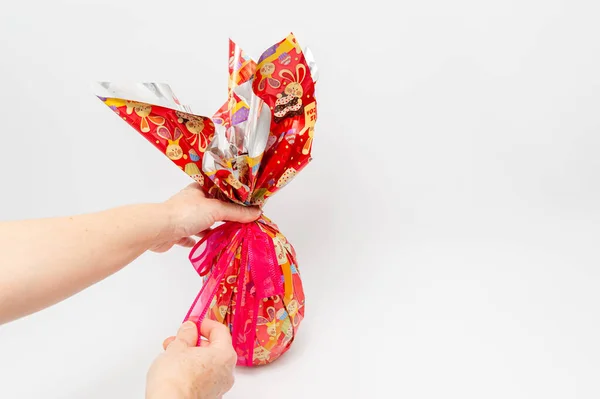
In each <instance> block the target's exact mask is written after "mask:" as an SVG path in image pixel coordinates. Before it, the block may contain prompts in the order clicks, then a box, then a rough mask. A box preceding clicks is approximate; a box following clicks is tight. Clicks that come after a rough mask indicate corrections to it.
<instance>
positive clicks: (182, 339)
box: [165, 321, 198, 350]
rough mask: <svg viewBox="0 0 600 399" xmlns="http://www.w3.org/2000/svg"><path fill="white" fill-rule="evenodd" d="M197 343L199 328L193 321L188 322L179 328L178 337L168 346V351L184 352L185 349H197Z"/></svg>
mask: <svg viewBox="0 0 600 399" xmlns="http://www.w3.org/2000/svg"><path fill="white" fill-rule="evenodd" d="M165 343H166V342H165ZM197 343H198V327H197V326H196V323H194V322H193V321H186V322H185V323H183V324H182V325H181V327H179V331H177V336H176V337H175V339H174V340H172V341H171V342H170V343H169V344H168V346H167V350H183V349H185V348H190V347H195V346H196V344H197Z"/></svg>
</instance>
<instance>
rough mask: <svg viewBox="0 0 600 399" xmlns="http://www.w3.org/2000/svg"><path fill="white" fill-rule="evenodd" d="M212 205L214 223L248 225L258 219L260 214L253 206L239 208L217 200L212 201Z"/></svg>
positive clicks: (239, 206)
mask: <svg viewBox="0 0 600 399" xmlns="http://www.w3.org/2000/svg"><path fill="white" fill-rule="evenodd" d="M212 204H213V205H212V206H213V209H212V213H213V216H214V219H215V221H216V222H221V221H227V222H240V223H250V222H253V221H255V220H256V219H258V218H259V217H260V215H261V213H262V212H261V210H260V209H259V208H256V207H253V206H252V207H250V206H241V205H237V204H233V203H228V202H224V201H219V200H215V201H213V202H212Z"/></svg>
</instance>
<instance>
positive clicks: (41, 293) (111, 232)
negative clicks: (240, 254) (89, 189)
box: [0, 205, 169, 324]
mask: <svg viewBox="0 0 600 399" xmlns="http://www.w3.org/2000/svg"><path fill="white" fill-rule="evenodd" d="M165 212H167V209H166V207H165V206H164V205H132V206H125V207H121V208H116V209H111V210H108V211H104V212H99V213H94V214H88V215H80V216H73V217H65V218H55V219H43V220H30V221H20V222H5V223H0V324H1V323H4V322H7V321H10V320H13V319H16V318H18V317H21V316H24V315H26V314H29V313H32V312H35V311H37V310H40V309H42V308H45V307H47V306H49V305H52V304H54V303H56V302H59V301H61V300H63V299H65V298H67V297H69V296H71V295H73V294H75V293H76V292H78V291H81V290H82V289H84V288H86V287H88V286H90V285H92V284H94V283H96V282H98V281H100V280H102V279H104V278H105V277H107V276H109V275H110V274H112V273H114V272H116V271H118V270H120V269H121V268H122V267H123V266H125V265H127V264H128V263H130V262H131V261H133V260H134V259H135V258H137V257H138V256H139V255H141V254H142V253H143V252H145V251H146V250H148V249H149V247H150V246H151V245H152V243H153V242H155V241H156V240H157V239H159V238H160V236H161V234H164V233H165V230H166V229H167V228H168V226H169V216H168V215H166V214H165Z"/></svg>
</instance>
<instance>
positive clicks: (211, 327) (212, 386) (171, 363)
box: [146, 320, 237, 399]
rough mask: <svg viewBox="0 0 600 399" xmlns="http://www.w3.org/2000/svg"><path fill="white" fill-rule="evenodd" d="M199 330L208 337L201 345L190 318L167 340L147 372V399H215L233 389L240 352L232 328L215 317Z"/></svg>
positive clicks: (205, 321) (204, 322)
mask: <svg viewBox="0 0 600 399" xmlns="http://www.w3.org/2000/svg"><path fill="white" fill-rule="evenodd" d="M200 329H201V333H202V336H203V337H205V338H207V340H202V342H201V345H200V346H199V347H197V346H196V344H197V342H198V329H197V327H196V324H195V323H193V322H191V321H187V322H185V323H183V324H182V325H181V327H180V328H179V331H178V332H177V337H170V338H167V339H166V340H165V342H164V343H163V347H164V348H165V351H164V352H163V353H162V354H161V355H160V356H158V358H157V359H156V360H155V361H154V363H153V364H152V366H151V367H150V370H149V371H148V378H147V382H146V399H192V398H193V399H215V398H220V397H221V396H222V395H223V394H224V393H226V392H227V391H229V390H230V389H231V387H232V386H233V368H234V366H235V363H236V360H237V355H236V353H235V350H234V349H233V346H232V344H231V336H230V335H229V330H228V329H227V327H225V326H224V325H223V324H221V323H218V322H216V321H214V320H204V321H203V322H202V326H201V327H200Z"/></svg>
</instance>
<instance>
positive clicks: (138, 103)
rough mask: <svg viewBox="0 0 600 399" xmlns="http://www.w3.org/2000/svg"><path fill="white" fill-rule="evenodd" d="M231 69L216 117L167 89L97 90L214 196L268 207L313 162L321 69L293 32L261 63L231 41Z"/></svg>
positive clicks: (152, 85) (114, 86) (148, 85)
mask: <svg viewBox="0 0 600 399" xmlns="http://www.w3.org/2000/svg"><path fill="white" fill-rule="evenodd" d="M228 64H229V79H228V91H227V93H228V94H227V101H226V102H225V104H223V106H222V107H220V108H219V110H218V111H217V112H216V113H215V114H214V116H213V118H212V119H211V118H207V117H204V116H200V115H196V114H193V113H192V112H191V109H190V107H189V106H187V105H183V104H181V103H180V102H179V100H178V99H177V97H176V96H175V95H174V93H173V91H172V90H171V88H170V87H169V86H168V85H166V84H160V83H142V84H138V85H119V84H115V83H108V82H102V83H98V85H97V87H96V90H95V91H96V94H97V95H98V96H99V97H100V98H101V99H102V100H103V101H104V102H105V103H106V105H108V106H109V107H110V108H112V109H113V111H115V112H116V113H117V114H119V115H120V116H121V117H122V118H123V119H124V120H125V121H127V122H128V123H129V124H130V125H131V126H132V127H134V128H135V129H136V130H138V132H140V133H141V134H142V135H144V136H145V137H146V138H147V139H148V140H149V141H150V142H151V143H152V144H153V145H155V146H156V147H157V148H158V149H159V150H161V151H162V152H163V153H164V154H165V155H167V157H169V159H171V160H172V161H173V162H174V163H175V164H176V165H177V166H179V167H180V168H181V169H182V170H184V171H185V172H186V173H187V174H188V175H190V176H191V177H192V178H194V179H195V180H196V181H198V182H199V183H200V184H201V185H202V187H203V188H204V191H205V192H206V193H207V194H208V195H209V196H211V197H217V198H221V199H228V200H230V201H233V202H236V203H239V204H243V205H259V206H262V205H263V204H264V203H265V202H266V200H267V199H268V198H269V197H270V196H271V195H273V194H274V193H275V192H277V191H278V190H279V189H281V188H282V187H284V186H285V185H286V184H288V183H289V181H291V180H292V179H293V178H294V177H295V176H296V174H297V173H298V172H299V171H300V170H302V169H303V168H304V167H305V166H306V165H307V164H308V163H309V162H310V159H311V158H310V152H311V148H312V140H313V134H314V125H315V123H316V118H317V113H316V100H315V97H314V92H315V81H316V78H317V73H318V69H317V67H316V64H315V63H314V59H313V57H312V53H311V52H310V50H308V49H307V50H306V55H305V54H304V53H303V52H302V50H301V47H300V46H299V44H298V42H297V40H296V38H295V37H294V35H293V34H290V35H289V36H288V37H286V38H285V39H283V40H282V41H280V42H279V43H277V44H275V45H273V46H271V47H270V48H269V49H267V50H266V51H265V52H264V53H263V54H262V55H261V56H260V58H259V61H258V63H256V62H254V61H253V60H252V59H251V58H250V57H248V56H247V55H246V53H245V52H244V51H243V50H242V49H241V48H240V47H239V46H238V45H237V44H236V43H235V42H233V41H231V40H230V42H229V63H228Z"/></svg>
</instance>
